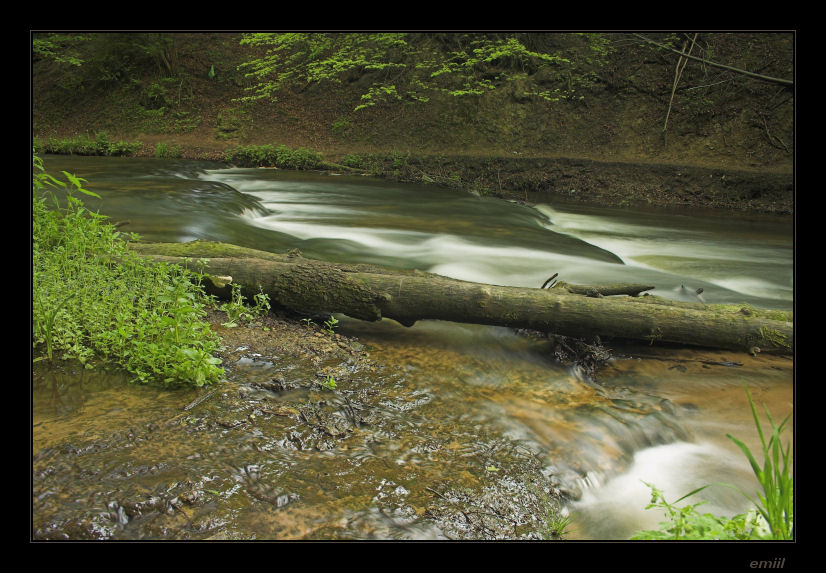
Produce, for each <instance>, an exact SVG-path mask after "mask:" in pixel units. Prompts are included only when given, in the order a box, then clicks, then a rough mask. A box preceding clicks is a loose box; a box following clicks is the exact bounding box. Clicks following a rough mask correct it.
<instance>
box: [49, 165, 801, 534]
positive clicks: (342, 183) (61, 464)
mask: <svg viewBox="0 0 826 573" xmlns="http://www.w3.org/2000/svg"><path fill="white" fill-rule="evenodd" d="M45 166H46V168H47V170H49V171H50V172H53V173H57V172H59V171H68V172H71V173H74V174H76V175H77V176H79V177H83V178H85V179H87V180H88V184H87V185H86V187H87V188H88V189H90V190H92V191H95V192H97V193H98V194H100V195H101V199H100V200H93V199H88V200H87V199H86V198H84V199H85V202H86V204H87V206H88V207H89V208H91V209H93V210H99V211H100V212H101V213H103V214H106V215H108V216H109V217H111V219H112V221H113V222H124V221H128V223H127V224H126V225H125V226H124V227H123V230H124V231H129V232H137V233H139V234H140V235H141V236H142V237H143V238H144V239H146V240H151V241H190V240H194V239H208V240H217V241H224V242H230V243H234V244H238V245H242V246H246V247H252V248H256V249H262V250H270V251H275V252H283V251H286V250H288V249H293V248H298V249H300V250H301V252H302V253H303V255H304V256H305V257H311V258H318V259H325V260H333V261H342V262H367V263H375V264H379V265H384V266H387V267H393V268H416V269H420V270H423V271H428V272H433V273H437V274H441V275H444V276H449V277H454V278H458V279H464V280H472V281H477V282H485V283H490V284H497V285H510V286H523V287H539V286H540V285H542V283H543V282H544V281H545V280H546V279H547V278H548V277H549V276H551V275H552V274H554V273H559V278H560V280H565V281H567V282H571V283H579V284H595V283H609V282H637V283H647V284H652V285H656V286H657V288H656V290H654V291H652V293H653V294H657V295H660V296H663V297H667V298H673V299H677V300H679V299H690V300H695V297H694V295H693V294H692V293H694V292H696V289H699V288H702V289H703V291H702V295H701V296H702V297H703V298H704V300H705V301H706V302H709V303H723V302H731V303H743V302H745V303H749V304H751V305H753V306H756V307H765V308H779V309H791V308H792V307H793V295H794V284H793V276H794V269H793V228H792V223H791V220H789V219H777V218H766V217H757V216H743V215H740V216H734V215H726V214H720V213H714V212H698V211H686V210H680V211H676V210H675V211H663V210H645V209H641V208H635V209H627V208H607V207H599V206H585V205H581V204H576V203H571V202H552V203H549V202H547V200H543V199H541V198H539V197H529V198H528V199H529V200H530V201H532V203H531V204H520V203H513V202H506V201H502V200H499V199H494V198H488V197H478V196H474V195H471V194H467V193H463V192H459V191H454V190H445V189H438V188H434V187H431V186H426V185H413V184H397V183H390V182H387V181H383V180H380V179H374V178H369V177H359V176H352V175H329V174H317V173H295V172H284V171H280V170H275V169H237V168H232V169H228V168H224V167H222V166H220V165H218V164H215V163H206V162H195V161H174V160H154V159H123V158H90V157H63V156H47V157H46V158H45ZM339 318H340V320H341V326H340V330H339V332H341V333H342V334H345V335H349V336H355V337H357V338H358V339H359V340H360V341H361V343H363V344H364V345H365V346H366V348H368V349H369V351H370V358H371V360H373V361H375V363H376V364H377V367H376V368H375V369H373V370H371V371H369V372H368V371H366V370H365V371H362V372H361V373H360V376H363V384H364V385H365V386H367V387H370V388H372V389H373V390H371V391H374V392H375V393H376V395H375V396H374V397H373V398H370V399H369V400H371V401H369V404H370V408H371V409H372V411H373V412H374V415H375V419H376V420H378V421H376V422H375V423H373V425H372V426H371V428H373V429H371V430H366V431H364V432H356V433H354V434H348V437H347V438H346V439H344V438H342V441H340V442H337V445H336V447H331V448H327V447H324V448H320V447H317V446H318V444H316V447H315V448H299V449H298V450H296V449H295V448H292V449H291V448H288V447H285V444H286V445H289V443H288V442H287V441H285V440H284V439H281V440H275V438H273V440H272V441H271V443H270V442H267V439H265V437H263V436H266V434H267V432H268V431H269V432H273V433H279V432H282V431H283V428H281V427H280V426H279V428H275V427H272V428H268V429H267V430H266V431H265V430H263V429H262V428H258V429H256V430H255V431H253V433H252V434H251V435H250V434H249V433H243V432H238V433H233V431H231V430H227V428H226V427H224V426H218V427H217V428H207V427H205V428H204V429H203V431H201V432H199V433H197V439H190V440H189V442H188V443H186V444H180V443H177V442H176V440H175V438H174V434H173V433H169V434H168V435H167V434H165V433H164V432H160V433H155V430H151V429H150V430H145V431H144V432H143V433H142V432H141V431H140V430H139V429H138V430H136V429H135V428H136V427H144V428H152V427H154V428H156V429H157V427H158V424H159V422H158V420H169V419H173V418H175V417H176V416H177V415H178V414H179V413H180V411H181V408H182V406H183V405H186V404H187V403H188V402H189V401H191V400H192V398H193V397H194V395H193V394H192V393H191V392H190V393H186V392H180V391H179V392H177V393H176V392H174V391H162V390H157V389H151V388H144V387H137V386H134V385H126V384H125V383H124V380H123V379H122V378H117V377H113V376H107V375H103V374H89V373H86V374H83V376H86V379H85V380H84V381H83V383H78V382H77V380H76V379H74V378H65V379H64V378H60V379H58V377H55V376H52V377H51V378H50V377H49V376H45V377H40V376H38V377H36V380H35V384H34V387H33V418H34V431H33V453H34V457H35V464H34V467H35V474H34V475H35V480H34V482H35V500H34V515H35V523H34V529H35V531H36V536H38V537H46V538H52V537H58V538H60V537H61V536H62V537H66V536H68V537H70V538H71V537H81V538H87V537H93V538H115V539H117V538H151V537H163V538H170V537H171V538H176V539H179V538H187V539H191V538H195V539H215V538H223V539H227V538H229V539H248V538H259V539H260V538H267V539H272V538H313V539H327V538H356V539H397V538H400V539H445V538H447V539H450V538H477V537H478V536H479V531H483V532H484V531H485V529H484V528H482V529H475V530H472V531H471V530H469V529H468V528H467V527H465V528H464V529H463V528H461V527H459V526H458V525H456V523H455V522H451V521H450V519H448V518H446V517H444V516H445V514H446V513H449V511H448V510H449V509H450V507H453V506H455V503H456V500H458V499H459V497H461V495H463V494H461V492H462V491H473V492H475V494H474V495H473V496H472V497H473V499H474V501H473V502H468V503H469V504H470V505H469V507H474V506H473V503H477V504H483V503H488V505H487V506H485V507H486V508H487V509H486V511H488V512H490V511H491V510H490V507H492V505H491V504H493V503H494V502H493V501H490V500H489V502H484V500H485V499H487V498H486V496H489V495H492V496H494V497H495V498H496V499H501V498H503V497H507V495H509V494H511V493H513V492H514V491H517V490H518V491H521V492H522V493H524V491H525V490H524V488H523V489H521V490H520V489H519V487H518V484H517V485H514V483H516V482H519V483H524V482H525V475H527V474H528V473H530V471H534V472H535V474H536V475H537V476H538V477H537V479H541V480H544V481H543V483H551V484H553V486H554V487H556V488H557V489H558V490H559V491H561V492H563V493H564V494H565V495H564V498H563V502H562V511H563V513H566V514H568V515H570V519H571V525H570V526H569V533H568V535H567V536H566V537H567V538H568V539H578V540H583V539H626V538H627V537H628V536H629V535H631V534H632V533H633V532H634V531H636V530H638V529H640V528H648V527H655V526H656V524H657V522H658V521H659V520H660V516H659V515H657V514H656V513H655V512H653V511H651V510H645V506H646V505H647V503H648V501H649V499H650V492H649V490H648V488H647V487H646V485H645V483H644V482H648V483H652V484H654V485H656V486H657V487H658V488H659V489H662V490H664V491H665V493H666V496H667V497H668V498H669V499H675V498H677V497H680V496H681V495H683V494H685V493H687V492H688V491H691V490H692V489H695V488H696V487H698V486H700V485H704V484H706V483H713V482H726V483H729V484H734V485H736V486H738V487H741V488H743V489H744V490H746V491H749V492H751V491H753V490H754V488H755V487H756V482H755V480H754V478H753V476H752V475H751V472H750V468H749V466H748V464H747V462H746V460H745V459H744V457H743V456H742V454H741V453H740V452H739V450H737V448H736V447H735V446H734V445H733V444H732V443H731V442H730V441H729V440H728V439H727V438H726V437H725V436H726V433H731V434H733V435H735V436H737V437H738V438H741V439H743V440H744V441H745V442H746V443H747V444H749V445H750V446H751V447H754V446H755V444H756V443H757V442H756V439H757V437H756V433H755V429H754V425H753V422H752V420H751V417H750V412H749V409H748V404H747V402H746V398H745V391H744V382H747V383H748V385H749V388H750V390H751V391H752V394H753V395H754V397H755V400H756V401H757V402H758V404H765V405H766V406H767V407H768V408H769V410H770V411H771V413H772V415H773V416H774V417H775V419H782V417H784V416H786V415H788V414H791V413H792V411H793V402H794V400H793V389H794V388H793V385H794V379H793V361H792V360H791V359H790V358H784V357H772V356H764V355H758V356H756V357H752V356H748V355H741V354H738V353H734V352H719V351H709V350H687V349H680V350H674V349H665V348H658V347H656V346H652V347H632V346H622V345H613V346H612V344H611V343H610V342H609V343H608V344H607V345H608V346H609V347H611V348H612V349H613V351H614V359H613V360H612V361H611V362H609V364H608V365H607V366H606V367H605V368H603V370H602V371H600V373H599V375H598V378H597V380H596V381H593V380H589V379H588V378H587V377H585V376H583V375H582V373H581V372H577V371H576V369H571V368H568V367H565V366H563V365H560V364H557V363H554V362H553V361H552V360H551V359H550V358H549V357H548V354H547V349H546V348H545V346H543V343H542V341H536V340H532V339H530V338H526V337H524V336H519V335H517V334H516V333H513V332H511V331H510V330H508V329H503V328H495V327H483V326H475V325H458V324H451V323H443V322H437V321H423V322H420V323H417V324H416V325H415V326H413V327H412V328H404V327H402V326H400V325H398V324H397V323H395V322H393V321H389V320H384V321H382V322H381V323H364V322H361V321H357V320H353V319H347V318H346V317H343V316H340V317H339ZM257 358H260V357H254V356H253V357H249V356H244V355H243V352H241V353H240V354H239V357H238V361H237V362H236V363H234V364H229V365H226V366H228V380H227V381H226V384H227V385H233V384H235V385H239V384H240V385H242V386H243V385H245V384H253V385H254V384H255V383H256V382H255V380H259V379H260V380H272V379H273V376H274V375H278V376H285V375H286V376H287V377H288V378H289V377H290V376H292V375H293V374H294V373H299V372H304V371H306V372H307V373H309V372H310V371H312V370H313V369H314V368H316V367H317V366H318V365H317V364H307V365H302V364H288V363H286V362H283V361H281V362H279V360H277V359H276V358H275V357H273V358H268V359H266V360H264V359H257ZM353 371H355V367H354V368H353ZM295 375H296V376H297V374H295ZM307 375H309V374H307ZM356 378H357V377H355V376H354V384H355V383H356V382H355V379H356ZM337 380H338V378H337ZM342 392H344V390H342ZM352 392H353V393H352V394H349V395H348V396H349V398H348V400H349V399H350V398H353V399H354V397H355V396H356V395H357V394H356V390H355V386H354V389H353V391H352ZM365 393H367V392H366V391H365ZM224 395H225V396H226V395H227V393H224ZM233 396H234V394H233ZM339 396H342V394H340V395H339ZM302 397H303V395H302ZM364 399H365V400H366V401H365V402H364V404H367V403H368V402H367V400H368V398H366V397H365V398H364ZM348 403H349V402H348ZM222 404H223V406H222ZM400 404H401V406H400ZM230 405H231V406H230ZM230 407H232V408H236V409H237V408H239V406H238V402H237V401H233V400H230V399H229V398H228V399H227V400H225V401H224V400H218V401H214V402H212V403H211V405H209V406H208V408H209V409H210V410H209V411H210V412H211V415H213V416H218V417H220V416H221V415H224V414H225V412H224V413H222V412H221V408H230ZM365 407H366V406H365ZM259 418H260V417H259ZM198 419H199V418H197V416H196V417H192V418H188V420H190V422H191V426H193V427H198ZM192 420H195V421H192ZM141 424H143V425H142V426H141ZM129 432H132V434H131V437H129V436H130V434H129ZM256 432H257V433H256ZM136 436H137V437H136ZM149 436H153V439H149ZM158 436H163V437H158ZM250 436H252V437H250ZM786 436H787V437H788V438H791V437H792V436H791V432H788V433H787V434H786ZM250 440H257V441H256V442H255V443H256V446H255V447H254V448H250V447H248V445H249V442H250ZM262 440H263V441H265V442H267V443H268V445H267V446H266V447H264V446H262V444H261V441H262ZM130 441H134V442H135V443H134V447H132V446H128V445H126V443H127V442H130ZM204 451H221V452H232V453H231V454H230V453H227V454H226V455H221V456H208V455H204V454H203V452H204ZM251 467H252V468H254V469H252V470H251V469H250V468H251ZM511 467H513V468H517V467H518V468H519V470H518V471H517V469H513V472H511V471H510V469H509V468H511ZM251 472H253V473H254V474H255V475H254V479H253V478H251V477H250V476H251V475H252V474H251ZM519 472H521V473H519ZM517 473H519V476H520V479H521V481H519V480H517V479H516V478H515V477H514V476H515V475H516V474H517ZM506 474H509V475H506ZM322 475H323V476H325V477H323V478H321V477H319V476H322ZM84 476H85V479H84ZM251 480H252V481H251ZM509 480H510V481H509ZM253 482H254V485H255V487H254V488H253V487H251V486H250V484H251V483H253ZM345 482H346V483H345ZM185 484H189V485H190V486H191V487H189V486H186V487H185ZM265 486H266V487H265ZM187 487H188V489H187ZM262 487H263V488H264V489H266V490H267V491H271V492H276V493H277V495H276V494H273V495H275V497H274V498H273V497H272V496H268V495H259V494H260V490H261V488H262ZM182 488H183V489H182ZM509 488H516V489H513V490H512V489H509ZM184 489H186V492H184V493H181V492H183V490H184ZM192 492H195V493H192ZM255 492H259V494H256V493H255ZM491 492H493V493H491ZM173 494H175V495H173ZM164 495H166V496H167V497H168V498H170V499H171V498H173V497H174V498H175V499H178V498H179V497H186V496H187V495H188V496H190V497H191V496H193V495H194V496H195V497H199V499H200V500H201V501H199V502H198V503H193V505H192V507H196V508H197V509H196V510H192V511H190V512H189V513H188V514H187V513H186V511H183V510H170V511H171V513H166V512H164V511H161V510H160V509H158V507H156V506H152V510H151V511H149V510H146V511H141V510H139V509H135V508H136V507H138V506H140V507H149V506H141V505H140V503H142V502H137V501H135V500H136V499H137V498H141V499H144V498H146V499H153V496H154V498H162V497H163V496H164ZM467 495H470V494H467ZM141 496H143V497H141ZM496 496H498V497H496ZM516 496H517V494H513V495H512V498H513V499H514V500H516V499H517V497H516ZM126 497H129V498H130V500H131V501H130V503H125V501H124V499H125V498H126ZM207 498H211V499H209V500H208V501H205V500H207ZM700 498H703V499H705V501H707V506H705V507H706V509H707V510H708V511H712V512H717V513H721V514H728V515H732V514H734V513H738V512H742V511H744V510H746V509H748V507H749V505H748V502H747V501H746V500H745V498H744V497H743V496H742V495H741V494H740V493H739V492H736V491H735V490H733V489H731V488H728V487H723V486H720V487H711V488H708V489H707V490H704V492H702V494H701V495H700V496H698V499H700ZM262 499H264V500H265V501H262ZM273 500H275V501H273ZM448 500H450V501H451V503H452V504H453V505H451V504H449V503H448ZM167 501H168V500H167ZM534 501H535V499H534ZM147 503H148V502H147ZM434 503H436V505H438V504H441V510H442V514H439V510H440V508H439V507H435V506H433V504H434ZM149 505H151V504H149ZM173 505H174V504H173ZM179 505H180V504H179ZM511 505H512V506H515V505H519V503H518V502H516V501H514V502H512V503H511ZM175 507H178V506H175ZM477 509H478V507H477ZM465 510H467V507H466V508H465ZM502 511H504V512H507V511H510V512H512V514H513V515H514V516H516V515H517V514H518V511H517V510H516V509H515V508H514V507H509V508H508V509H507V510H502ZM454 513H455V512H454ZM480 513H481V512H480ZM150 514H151V515H152V516H153V518H152V519H151V520H150V519H149V518H147V517H146V516H147V515H150ZM471 515H473V513H472V512H471ZM509 515H510V514H509ZM78 516H83V519H80V521H83V522H84V523H86V525H85V526H83V527H80V526H78V525H77V523H79V518H78ZM176 518H177V521H176ZM464 518H465V519H466V520H467V521H471V518H470V517H468V513H467V511H465V514H464ZM510 519H511V521H512V522H513V523H516V522H519V519H522V518H520V517H518V516H517V517H511V518H510ZM84 520H85V521H84ZM523 521H525V520H523ZM72 523H74V524H75V525H74V526H72V525H71V524H72ZM520 523H522V522H520ZM73 527H74V529H73ZM494 529H495V528H494ZM488 531H493V529H491V530H488ZM525 535H526V534H525V531H523V529H519V528H517V527H516V526H514V527H513V536H514V537H524V536H525ZM527 535H528V537H530V534H529V533H528V534H527ZM493 536H494V537H500V536H502V535H499V534H497V535H493ZM482 537H484V535H482ZM504 537H507V535H505V536H504Z"/></svg>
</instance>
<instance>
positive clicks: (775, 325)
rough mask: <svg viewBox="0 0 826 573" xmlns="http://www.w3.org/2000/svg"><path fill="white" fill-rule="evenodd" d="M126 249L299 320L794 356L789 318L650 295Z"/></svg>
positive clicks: (240, 250) (205, 248)
mask: <svg viewBox="0 0 826 573" xmlns="http://www.w3.org/2000/svg"><path fill="white" fill-rule="evenodd" d="M132 248H133V249H134V250H135V251H136V252H138V253H140V254H141V255H143V256H146V257H150V258H152V259H155V260H158V261H168V262H174V263H179V264H186V265H187V266H189V267H190V268H196V267H198V265H197V261H198V259H208V262H207V263H206V264H205V266H204V267H203V272H204V273H207V274H208V275H211V276H212V277H216V278H213V279H212V280H211V281H206V282H205V284H206V285H207V287H208V290H209V292H211V293H213V294H216V295H217V296H219V297H222V298H228V296H229V295H230V292H231V287H230V286H229V285H228V284H226V279H224V280H222V279H219V278H217V277H231V281H232V282H235V283H238V284H240V285H242V286H243V289H242V293H243V294H244V296H246V297H248V298H251V297H252V296H253V295H254V294H257V293H258V292H259V289H260V290H261V291H263V292H264V293H266V294H267V295H269V297H270V301H271V302H273V303H275V304H277V305H279V306H281V307H284V308H287V309H290V310H292V311H296V312H309V313H327V314H329V313H341V314H345V315H347V316H350V317H353V318H358V319H361V320H369V321H376V320H380V319H382V318H392V319H394V320H396V321H398V322H400V323H401V324H403V325H405V326H412V325H413V324H414V323H415V322H416V321H418V320H424V319H435V320H446V321H452V322H463V323H475V324H488V325H496V326H507V327H512V328H525V329H531V330H538V331H542V332H548V333H553V334H558V335H563V336H571V337H577V338H588V337H594V336H600V337H608V338H621V339H628V340H637V341H645V342H647V343H651V344H654V343H656V342H658V341H662V342H669V343H676V344H682V345H690V346H704V347H712V348H721V349H729V350H740V351H748V352H757V351H768V352H781V353H791V352H792V348H793V342H794V340H793V323H792V320H793V317H792V313H791V312H790V311H766V310H760V309H755V308H752V307H750V306H748V305H705V304H699V303H677V302H673V301H669V300H665V299H662V298H660V297H655V296H635V295H637V294H638V293H639V292H641V291H645V290H650V289H652V288H654V287H653V286H646V285H604V286H599V285H594V286H581V285H568V284H567V283H564V282H558V283H555V284H554V285H553V286H552V287H551V288H548V289H543V288H539V285H537V288H524V287H506V286H494V285H488V284H481V283H474V282H467V281H462V280H457V279H451V278H447V277H443V276H439V275H435V274H431V273H425V272H422V271H400V270H390V269H385V268H382V267H379V266H375V265H366V264H339V263H328V262H324V261H318V260H313V259H305V258H304V257H302V256H301V254H300V253H299V252H297V250H296V251H292V252H290V253H288V254H283V255H281V254H274V253H269V252H265V251H257V250H254V249H247V248H244V247H239V246H236V245H229V244H226V243H215V242H210V241H193V242H190V243H135V244H132ZM190 259H191V260H190ZM210 283H211V284H210ZM602 293H608V294H616V293H624V295H620V296H603V295H602Z"/></svg>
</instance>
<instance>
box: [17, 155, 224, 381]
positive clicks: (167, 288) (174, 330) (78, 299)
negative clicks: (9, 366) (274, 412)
mask: <svg viewBox="0 0 826 573" xmlns="http://www.w3.org/2000/svg"><path fill="white" fill-rule="evenodd" d="M34 168H35V175H34V179H33V188H34V193H33V197H34V199H33V209H32V210H33V217H32V268H33V273H32V283H33V284H32V287H33V297H32V302H33V304H32V344H33V348H34V349H35V351H38V349H41V351H42V349H45V355H43V354H42V353H41V355H40V356H38V357H36V358H35V360H43V359H48V360H53V359H54V357H55V355H56V354H59V355H60V357H61V358H63V359H76V360H78V361H80V362H81V363H82V364H84V365H85V366H86V367H88V368H91V367H93V364H94V363H95V362H96V361H102V362H103V363H105V364H114V365H117V366H119V367H121V368H123V369H125V370H126V371H127V372H130V373H131V374H133V375H134V377H135V378H134V380H136V381H139V382H142V383H147V382H153V383H160V384H163V385H172V384H176V385H177V384H191V385H196V386H202V385H204V384H209V383H212V382H215V381H217V380H219V379H220V377H221V376H222V374H223V370H222V369H221V368H220V367H219V366H218V364H220V362H221V361H220V359H218V358H215V357H214V356H213V354H214V353H215V352H216V351H217V349H218V347H219V342H220V341H219V339H218V337H217V336H216V335H215V334H214V333H213V332H212V330H211V329H210V327H209V325H208V324H207V323H206V322H205V321H204V320H203V318H204V317H205V316H206V306H207V304H209V303H210V302H211V299H210V298H209V297H208V296H207V295H206V294H205V293H204V291H203V289H202V288H201V286H200V280H199V278H198V275H197V274H195V273H193V272H192V271H189V270H187V269H184V268H183V267H181V266H179V265H172V264H167V263H154V262H150V261H147V260H146V259H143V258H141V257H139V256H137V255H136V254H135V253H133V252H132V251H131V250H130V249H129V248H128V246H127V242H126V240H125V239H124V237H123V236H122V235H121V234H120V233H119V232H118V231H117V230H116V228H115V227H114V226H113V225H110V224H108V223H106V217H104V216H102V215H99V214H97V213H93V212H91V211H89V210H87V209H86V208H85V207H84V206H83V203H82V201H81V200H80V199H78V198H77V197H76V196H75V195H76V193H78V192H82V193H87V194H92V193H91V192H88V191H86V190H85V189H83V187H82V184H83V182H84V180H83V179H80V178H77V177H74V176H73V175H71V174H69V173H66V172H64V175H65V176H66V177H67V179H68V180H69V184H67V183H65V182H63V181H61V180H58V179H56V178H55V177H53V176H51V175H49V174H47V173H46V172H45V171H44V170H43V165H42V162H41V161H40V160H39V159H38V158H37V157H35V159H34ZM50 205H51V208H50ZM131 238H132V239H133V240H134V239H136V238H137V237H136V236H132V237H131Z"/></svg>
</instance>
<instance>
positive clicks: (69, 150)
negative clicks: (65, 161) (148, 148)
mask: <svg viewBox="0 0 826 573" xmlns="http://www.w3.org/2000/svg"><path fill="white" fill-rule="evenodd" d="M142 146H143V144H142V143H141V142H140V141H136V142H133V143H129V142H126V141H110V140H109V138H108V136H107V134H106V133H105V132H99V133H96V134H95V137H94V138H92V137H90V136H89V135H87V134H81V135H75V136H72V137H69V138H64V139H57V138H55V137H50V138H49V139H47V140H46V141H43V140H42V139H40V138H35V139H34V151H35V153H38V154H45V153H52V154H55V155H104V156H130V155H135V154H136V153H137V152H138V151H140V149H141V147H142Z"/></svg>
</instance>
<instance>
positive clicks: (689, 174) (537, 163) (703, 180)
mask: <svg viewBox="0 0 826 573" xmlns="http://www.w3.org/2000/svg"><path fill="white" fill-rule="evenodd" d="M394 162H395V164H394ZM379 165H381V168H380V170H379V171H380V172H379V175H380V176H383V177H389V178H392V179H397V180H399V181H413V182H428V183H435V184H442V185H447V186H450V187H456V188H462V189H466V190H469V191H471V192H475V193H479V194H480V195H490V196H496V197H502V198H505V199H516V200H528V199H529V198H530V200H533V201H549V200H553V199H554V198H558V199H563V200H565V201H575V202H582V203H592V204H600V205H605V206H614V207H617V206H619V207H622V206H637V205H643V206H649V207H658V208H673V207H677V208H679V207H691V208H710V209H720V210H729V211H740V212H750V213H771V214H778V215H791V214H793V212H794V177H793V175H792V174H791V173H783V172H773V171H762V170H754V171H748V170H743V169H739V170H738V169H726V168H724V167H702V166H687V165H667V164H657V163H644V162H640V163H629V162H608V161H597V160H593V159H573V158H561V157H560V158H522V157H513V158H509V157H508V158H497V157H466V156H454V157H407V158H402V159H401V160H399V159H398V158H396V159H392V158H389V159H388V160H385V161H381V162H379ZM373 169H374V170H375V167H373Z"/></svg>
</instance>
